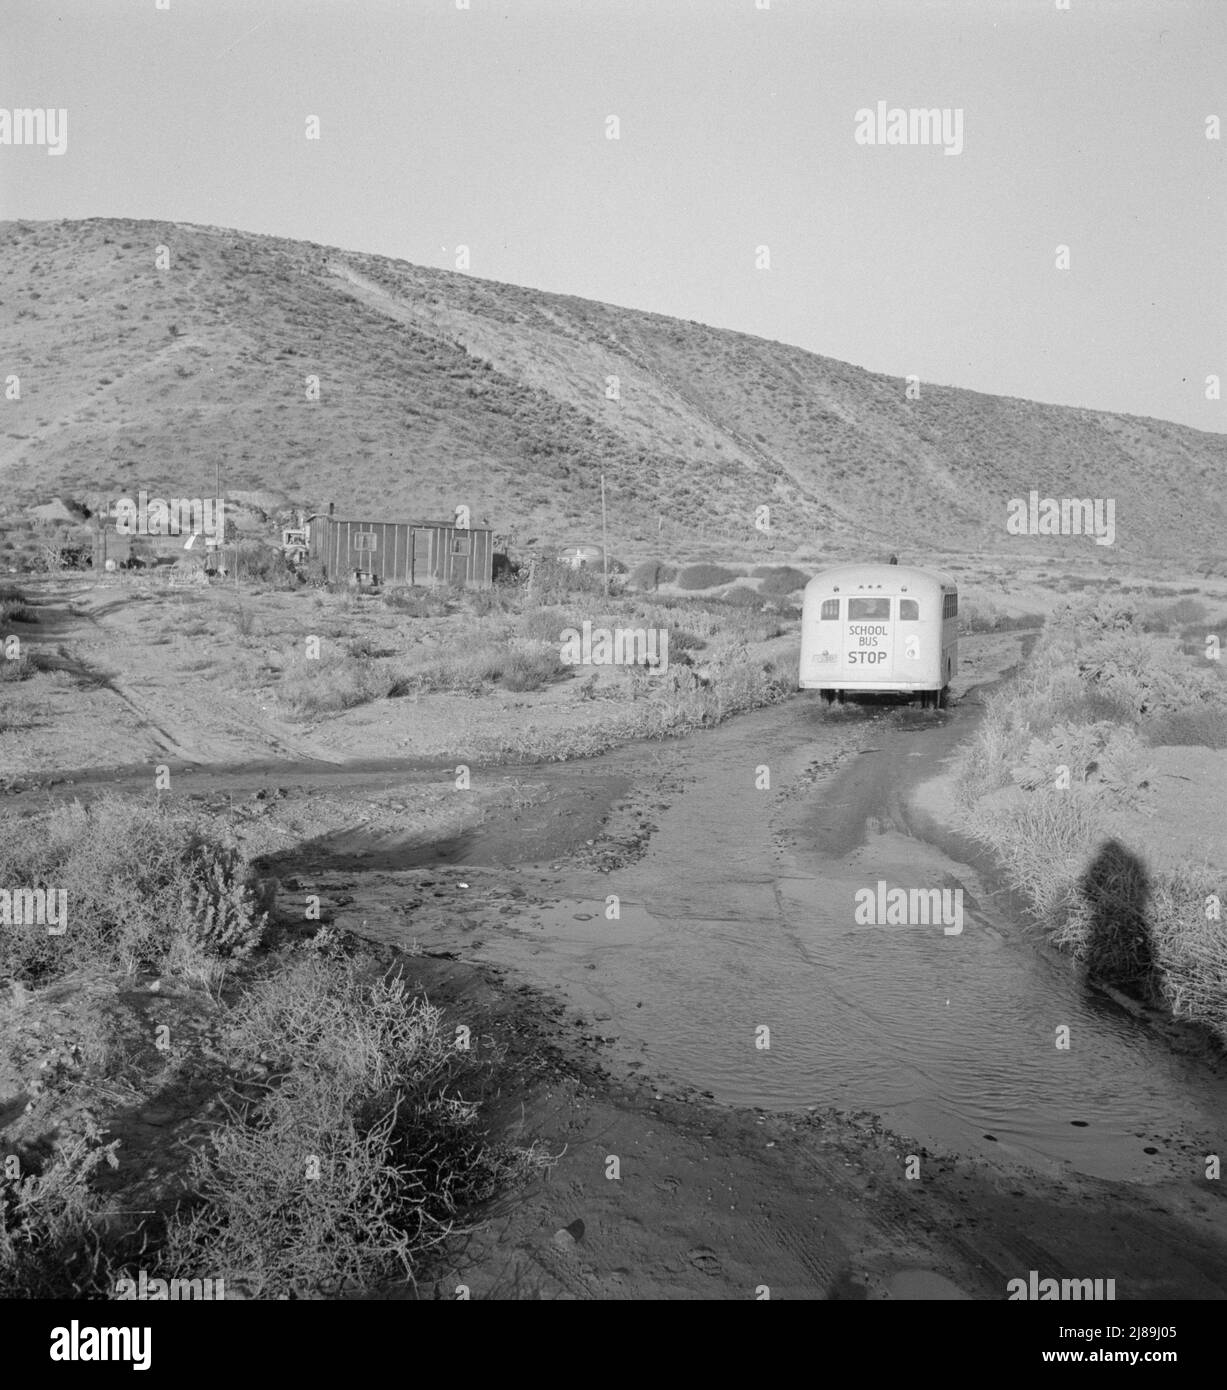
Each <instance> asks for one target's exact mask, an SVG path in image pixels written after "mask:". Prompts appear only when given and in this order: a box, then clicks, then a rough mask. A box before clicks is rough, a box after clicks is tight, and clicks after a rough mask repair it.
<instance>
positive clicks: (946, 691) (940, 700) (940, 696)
mask: <svg viewBox="0 0 1227 1390" xmlns="http://www.w3.org/2000/svg"><path fill="white" fill-rule="evenodd" d="M949 703H950V687H949V686H948V685H943V686H942V688H941V689H940V690H939V691H938V692H937V707H938V709H945V708H946V706H947V705H948V704H949Z"/></svg>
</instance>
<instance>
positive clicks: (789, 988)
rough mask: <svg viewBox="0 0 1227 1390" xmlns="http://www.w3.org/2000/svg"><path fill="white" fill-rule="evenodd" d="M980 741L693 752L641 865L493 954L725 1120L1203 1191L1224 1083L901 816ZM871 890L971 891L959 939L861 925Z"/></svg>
mask: <svg viewBox="0 0 1227 1390" xmlns="http://www.w3.org/2000/svg"><path fill="white" fill-rule="evenodd" d="M969 723H970V718H969V715H968V711H966V710H964V711H963V712H962V714H956V715H955V716H954V717H953V718H943V717H940V716H937V717H935V716H926V717H922V718H921V719H917V718H916V716H915V715H914V714H911V713H909V712H907V711H899V710H882V709H878V710H874V711H870V712H866V711H864V710H859V711H858V710H850V711H848V712H847V713H846V714H845V715H843V716H840V715H838V714H837V715H834V716H828V717H824V716H823V715H821V714H820V713H819V712H818V710H817V709H816V708H815V707H814V706H813V705H810V704H808V703H803V702H800V701H794V702H790V703H789V704H787V705H785V706H781V707H776V708H773V709H767V710H761V711H758V712H756V713H754V714H751V715H747V716H745V717H744V718H741V719H738V720H736V721H734V722H732V723H731V724H728V725H725V726H722V727H720V728H717V729H715V730H713V731H710V732H706V733H704V734H702V735H700V736H698V737H697V738H692V739H688V740H685V741H679V742H678V743H676V744H674V745H671V746H670V747H669V750H668V752H667V753H665V754H662V755H661V756H663V757H666V758H668V759H671V760H672V761H673V767H672V770H673V771H674V772H675V773H676V774H677V775H678V776H679V777H680V778H681V779H682V780H683V781H684V783H685V787H684V790H683V791H682V792H681V794H679V795H677V796H675V797H673V799H672V800H671V802H670V804H669V805H668V807H667V808H666V809H658V810H656V811H655V812H654V813H653V814H654V816H655V818H656V819H657V822H658V829H657V830H656V833H655V834H654V835H653V837H652V839H651V842H650V845H649V848H648V850H647V853H646V854H645V855H644V857H642V858H641V859H639V860H638V862H636V863H633V864H630V865H628V866H626V867H624V868H621V869H618V870H616V871H614V872H612V873H609V874H590V875H586V876H585V877H584V878H583V879H582V881H581V880H571V879H568V881H567V885H566V887H567V888H568V890H569V896H568V897H567V899H566V900H564V901H561V902H556V903H555V904H554V905H553V906H551V907H549V908H547V909H545V910H543V911H540V912H539V915H538V917H537V919H536V920H535V921H531V922H525V923H523V924H521V925H520V926H519V927H518V928H516V929H513V930H512V931H511V932H509V933H506V934H500V935H499V936H498V937H497V938H494V939H491V940H489V941H487V943H486V946H485V948H484V950H483V952H482V954H483V955H484V956H486V957H488V958H491V959H496V960H500V961H503V962H505V963H508V964H515V965H518V966H520V967H522V968H524V969H525V970H526V971H527V972H528V973H530V974H531V975H532V976H533V977H534V978H536V979H537V980H539V981H540V982H541V983H544V984H547V985H548V984H555V985H560V986H562V987H563V988H564V989H565V991H566V992H567V993H568V995H569V996H570V998H571V1000H572V1002H573V1003H575V1004H576V1005H577V1006H578V1007H580V1008H581V1009H582V1010H584V1011H587V1012H589V1013H591V1014H592V1015H593V1016H594V1017H595V1018H597V1019H598V1020H602V1023H601V1031H602V1032H603V1033H605V1034H612V1035H614V1036H616V1037H617V1039H618V1044H617V1053H618V1055H621V1056H622V1057H624V1058H626V1057H628V1056H629V1057H633V1058H635V1059H637V1060H638V1062H639V1064H640V1065H642V1066H643V1067H644V1068H645V1069H646V1071H647V1072H648V1074H650V1075H654V1076H663V1077H669V1078H673V1079H676V1080H677V1081H680V1082H683V1083H686V1084H690V1085H693V1086H696V1087H699V1088H701V1089H704V1090H707V1091H710V1092H711V1093H713V1094H714V1095H715V1097H716V1098H717V1099H719V1100H721V1101H725V1102H729V1103H735V1104H740V1105H755V1106H761V1107H764V1108H783V1109H797V1108H802V1107H805V1106H826V1105H836V1106H840V1107H841V1108H845V1109H857V1110H872V1111H876V1112H878V1113H879V1114H881V1116H882V1117H883V1119H884V1120H885V1122H886V1123H887V1124H888V1125H889V1126H890V1127H891V1128H893V1129H895V1130H897V1131H900V1132H903V1133H907V1134H911V1135H914V1136H915V1137H917V1138H918V1139H921V1140H922V1141H925V1142H932V1143H938V1144H941V1145H943V1146H945V1147H950V1148H957V1149H960V1150H977V1151H992V1152H994V1153H995V1154H996V1155H997V1156H998V1157H1004V1156H1010V1157H1013V1158H1015V1159H1017V1160H1021V1161H1027V1162H1030V1163H1033V1164H1034V1163H1038V1164H1040V1165H1041V1166H1052V1165H1060V1164H1062V1163H1068V1164H1071V1165H1073V1166H1074V1167H1076V1168H1077V1169H1079V1170H1081V1171H1083V1172H1087V1173H1091V1174H1094V1175H1097V1176H1101V1177H1110V1178H1145V1177H1154V1178H1158V1177H1160V1176H1163V1175H1166V1174H1171V1173H1173V1172H1184V1171H1191V1170H1190V1166H1189V1165H1190V1164H1192V1163H1194V1161H1195V1160H1196V1159H1197V1156H1198V1155H1201V1154H1205V1153H1208V1152H1221V1144H1222V1139H1223V1135H1222V1132H1221V1122H1220V1121H1219V1120H1218V1119H1217V1118H1216V1117H1217V1116H1218V1115H1221V1114H1222V1113H1223V1100H1224V1098H1227V1081H1225V1080H1224V1078H1223V1077H1222V1076H1221V1075H1217V1076H1216V1075H1215V1074H1214V1073H1213V1071H1212V1069H1211V1068H1210V1067H1209V1066H1207V1065H1206V1064H1205V1063H1204V1062H1195V1061H1189V1060H1187V1059H1183V1058H1181V1057H1179V1056H1176V1055H1175V1054H1173V1053H1172V1051H1171V1049H1170V1047H1169V1045H1168V1043H1167V1042H1166V1041H1165V1040H1164V1039H1163V1038H1162V1037H1161V1036H1159V1035H1158V1034H1157V1033H1156V1031H1155V1030H1154V1029H1153V1028H1152V1027H1151V1026H1150V1025H1148V1024H1147V1023H1146V1022H1145V1021H1144V1020H1141V1019H1138V1018H1136V1017H1134V1016H1133V1015H1132V1014H1131V1013H1129V1012H1128V1011H1127V1010H1125V1009H1122V1008H1119V1007H1118V1006H1117V1005H1115V1004H1112V1003H1111V1002H1110V1001H1107V1000H1106V999H1103V998H1102V997H1100V996H1099V995H1097V994H1094V993H1091V992H1089V991H1088V990H1087V989H1086V988H1085V986H1084V985H1083V984H1082V983H1081V981H1080V980H1079V978H1078V976H1077V974H1076V972H1075V971H1074V969H1073V968H1072V966H1071V964H1070V962H1069V961H1068V960H1065V959H1062V958H1059V957H1055V956H1054V955H1053V954H1052V953H1050V952H1048V951H1046V950H1043V949H1040V948H1039V946H1038V944H1037V941H1036V936H1035V933H1034V931H1033V930H1031V929H1029V928H1028V927H1027V925H1026V924H1025V923H1024V922H1023V921H1022V920H1021V919H1020V918H1019V915H1018V912H1017V907H1016V906H1015V907H1013V908H1011V907H1010V906H1009V904H1008V902H1007V901H1005V895H1003V894H999V893H998V894H995V893H993V892H992V891H991V890H989V889H987V888H986V887H985V886H984V884H983V883H982V881H981V879H980V878H979V877H978V876H977V874H976V872H975V871H974V870H973V869H972V868H970V867H968V865H967V864H965V863H960V862H957V861H956V860H954V859H952V858H949V857H947V855H946V854H945V853H944V852H943V850H942V849H941V848H939V847H938V846H937V844H935V843H932V842H930V840H928V839H925V838H920V836H919V834H918V833H917V831H916V818H915V816H914V814H913V813H912V812H911V811H910V810H909V807H908V799H909V795H910V793H911V792H912V791H913V789H914V788H915V787H917V786H918V785H920V784H921V783H922V782H924V781H926V780H928V779H930V778H932V777H933V776H935V775H937V773H938V772H939V771H940V768H941V764H942V762H943V761H944V760H945V758H946V756H947V754H949V752H950V751H951V750H952V749H953V747H954V746H955V744H956V743H957V742H958V741H960V740H961V739H962V738H965V737H966V736H967V733H968V725H969ZM852 735H855V736H857V737H858V738H859V740H860V741H861V742H862V743H863V744H865V746H864V747H863V748H862V750H861V751H860V752H859V753H858V754H855V755H853V754H846V756H845V760H844V762H843V764H842V766H841V767H840V769H839V770H838V771H837V772H836V773H835V775H833V776H831V777H828V778H827V779H825V780H821V779H820V780H814V779H813V778H812V776H810V775H809V774H807V769H812V766H813V764H814V763H815V760H816V759H817V760H819V761H829V760H830V758H831V756H832V755H833V754H834V753H835V752H836V751H838V750H839V749H840V748H845V749H846V747H847V744H848V741H849V737H850V736H852ZM627 751H628V750H623V753H622V754H614V755H611V760H624V759H625V757H626V753H627ZM597 761H601V760H597ZM589 766H590V769H591V770H592V771H595V770H596V769H594V768H591V765H589ZM763 767H766V768H768V769H769V770H770V789H767V788H763V789H758V788H756V779H757V780H759V781H761V780H762V779H761V773H760V772H759V771H758V770H759V769H760V768H763ZM559 771H560V774H561V775H563V776H565V769H560V770H559ZM935 838H940V836H937V837H935ZM879 882H883V883H885V884H886V885H887V886H888V887H902V888H905V889H910V888H926V889H928V888H938V889H941V888H946V889H948V890H953V889H955V888H961V889H962V907H963V914H962V931H961V932H960V933H958V934H954V933H953V932H951V933H947V932H946V931H945V930H944V929H943V924H942V923H941V921H937V922H935V923H934V924H932V925H925V926H915V925H913V926H904V925H860V924H858V923H857V921H856V905H857V897H856V895H857V893H858V891H860V890H865V889H868V890H870V891H871V892H873V893H875V895H876V889H877V885H878V884H879ZM572 885H574V886H572ZM559 887H560V889H561V888H562V887H563V885H559ZM611 893H616V894H617V895H618V896H619V898H620V903H621V908H620V910H621V917H620V920H617V921H609V920H606V918H605V900H606V896H607V895H608V894H611ZM947 901H949V899H948V900H947ZM1062 1027H1066V1028H1068V1029H1069V1037H1070V1047H1069V1049H1068V1050H1061V1049H1059V1048H1058V1047H1057V1045H1056V1039H1057V1030H1058V1029H1059V1028H1062ZM763 1028H766V1029H769V1030H770V1032H769V1043H770V1046H769V1047H764V1046H762V1045H761V1044H762V1043H763V1042H764V1041H766V1040H767V1036H768V1035H766V1034H764V1033H762V1031H761V1030H762V1029H763ZM756 1043H757V1044H758V1045H756ZM1208 1144H1209V1145H1212V1147H1207V1145H1208ZM1146 1150H1150V1151H1151V1152H1149V1153H1147V1152H1146Z"/></svg>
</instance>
